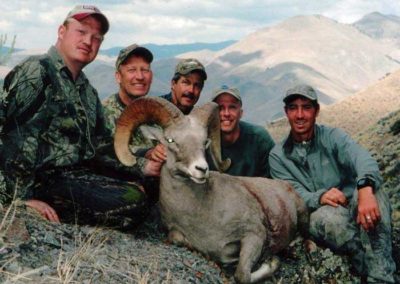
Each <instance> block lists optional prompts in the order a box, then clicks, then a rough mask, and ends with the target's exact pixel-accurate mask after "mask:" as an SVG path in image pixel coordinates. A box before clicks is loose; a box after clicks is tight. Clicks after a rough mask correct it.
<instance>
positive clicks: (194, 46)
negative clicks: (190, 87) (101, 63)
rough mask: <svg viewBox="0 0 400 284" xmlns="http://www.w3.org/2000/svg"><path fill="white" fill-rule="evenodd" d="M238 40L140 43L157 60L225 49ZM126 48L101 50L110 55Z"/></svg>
mask: <svg viewBox="0 0 400 284" xmlns="http://www.w3.org/2000/svg"><path fill="white" fill-rule="evenodd" d="M235 42H236V40H227V41H222V42H216V43H203V42H195V43H188V44H153V43H148V44H140V43H139V44H140V45H142V46H144V47H146V48H148V49H149V50H151V52H152V53H153V55H154V58H155V60H159V59H165V58H170V57H175V56H177V55H179V54H182V53H186V52H190V51H198V50H204V49H207V50H211V51H218V50H221V49H224V48H226V47H228V46H230V45H232V44H234V43H235ZM122 48H124V47H123V46H117V47H112V48H109V49H103V50H100V54H104V55H107V56H110V57H114V56H118V53H119V51H120V50H121V49H122Z"/></svg>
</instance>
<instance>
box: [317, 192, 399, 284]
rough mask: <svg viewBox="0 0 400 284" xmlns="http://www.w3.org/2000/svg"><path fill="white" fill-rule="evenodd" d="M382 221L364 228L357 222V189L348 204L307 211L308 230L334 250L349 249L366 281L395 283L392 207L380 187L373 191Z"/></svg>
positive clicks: (346, 250) (345, 250) (348, 251)
mask: <svg viewBox="0 0 400 284" xmlns="http://www.w3.org/2000/svg"><path fill="white" fill-rule="evenodd" d="M375 196H376V198H377V200H378V204H379V210H380V213H381V221H380V222H379V223H378V225H377V226H376V228H375V229H374V230H373V231H369V232H366V231H365V230H364V229H363V228H362V227H361V226H360V225H358V224H357V222H356V217H357V190H355V193H354V196H353V198H352V199H351V201H350V204H349V205H348V207H347V208H345V207H342V206H339V207H336V208H335V207H332V206H328V205H326V206H322V207H320V208H319V209H317V210H316V211H314V212H313V213H312V214H311V215H310V234H311V236H312V237H313V238H314V239H315V240H316V241H321V242H323V243H324V244H325V245H327V246H328V247H330V248H331V249H333V250H334V251H337V252H343V253H348V254H350V256H351V260H352V263H353V266H354V268H355V269H356V270H357V272H358V273H359V274H360V275H361V276H364V277H367V281H368V283H394V278H393V274H394V271H395V266H396V265H395V263H394V261H393V258H392V245H391V244H392V240H391V207H390V203H389V198H388V197H387V195H386V194H385V193H384V192H383V191H382V190H380V191H378V192H377V193H376V195H375Z"/></svg>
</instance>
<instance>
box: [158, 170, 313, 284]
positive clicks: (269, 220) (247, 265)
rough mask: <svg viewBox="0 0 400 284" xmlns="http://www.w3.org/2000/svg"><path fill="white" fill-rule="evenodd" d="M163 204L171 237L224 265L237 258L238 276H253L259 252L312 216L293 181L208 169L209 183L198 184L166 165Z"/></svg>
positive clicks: (275, 247) (270, 250) (271, 249)
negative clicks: (179, 177) (172, 172)
mask: <svg viewBox="0 0 400 284" xmlns="http://www.w3.org/2000/svg"><path fill="white" fill-rule="evenodd" d="M160 206H161V216H162V219H163V222H164V224H165V225H166V226H167V228H168V230H169V232H170V234H169V239H170V241H172V242H174V243H180V244H183V245H186V246H188V247H192V248H194V249H196V250H198V251H200V252H202V253H203V254H204V255H206V256H208V257H210V258H211V259H214V260H216V261H217V262H219V263H221V264H222V265H224V266H225V265H232V264H238V267H237V270H236V273H235V277H236V279H237V280H239V281H240V282H250V280H251V276H250V273H251V269H252V267H253V266H254V264H255V263H256V262H257V261H258V260H259V257H260V256H261V255H262V254H263V253H266V254H267V255H268V254H270V255H272V254H274V253H276V252H278V251H280V250H281V249H283V248H285V247H287V246H288V244H289V242H290V241H291V240H293V238H294V237H295V234H296V231H297V224H298V223H300V224H301V225H304V226H306V225H307V221H308V214H307V211H306V208H305V206H304V203H303V202H302V200H301V199H300V198H299V196H298V195H297V194H296V193H295V192H294V190H293V189H292V188H291V187H290V186H289V184H287V183H285V182H282V181H276V180H270V179H266V178H249V177H233V176H229V175H226V174H220V173H218V172H210V177H209V180H208V182H207V183H205V184H196V183H194V182H192V181H188V180H186V181H182V180H176V179H174V178H173V177H171V176H170V175H169V173H168V170H167V169H166V168H165V169H163V171H162V175H161V188H160ZM239 255H240V259H239ZM239 260H240V261H239ZM272 272H273V271H265V273H266V274H268V275H264V276H269V274H271V273H272ZM263 278H264V277H263Z"/></svg>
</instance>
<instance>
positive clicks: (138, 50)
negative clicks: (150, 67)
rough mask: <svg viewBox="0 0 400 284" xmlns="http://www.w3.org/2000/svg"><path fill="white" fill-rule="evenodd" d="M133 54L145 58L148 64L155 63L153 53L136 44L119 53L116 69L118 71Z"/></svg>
mask: <svg viewBox="0 0 400 284" xmlns="http://www.w3.org/2000/svg"><path fill="white" fill-rule="evenodd" d="M133 54H134V55H138V56H141V57H143V58H144V60H146V61H147V62H148V63H151V62H152V61H153V54H152V53H151V51H150V50H148V49H147V48H145V47H143V46H139V45H137V44H136V43H135V44H131V45H130V46H127V47H125V48H123V49H121V50H120V51H119V54H118V58H117V61H116V62H115V68H117V69H118V68H119V66H120V65H121V64H122V63H124V61H125V60H126V59H127V58H128V57H130V56H131V55H133Z"/></svg>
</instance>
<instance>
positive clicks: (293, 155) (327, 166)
mask: <svg viewBox="0 0 400 284" xmlns="http://www.w3.org/2000/svg"><path fill="white" fill-rule="evenodd" d="M296 147H297V148H298V147H301V145H298V146H296V145H295V144H294V143H293V140H292V138H291V136H289V137H288V138H287V139H286V140H285V141H283V142H282V143H279V144H277V145H276V146H275V147H274V148H273V149H272V151H271V152H270V156H269V165H270V169H271V175H272V177H273V178H277V179H283V180H287V181H289V182H290V183H291V184H292V185H293V186H294V188H295V189H296V190H297V192H298V193H299V194H300V195H301V197H302V198H303V199H304V201H305V202H306V204H307V206H308V208H309V209H311V210H315V209H317V208H319V207H320V206H321V205H320V203H319V201H320V197H321V195H322V194H323V193H325V192H326V191H328V190H329V189H330V188H332V187H337V188H339V189H340V190H342V192H343V193H344V194H345V196H346V197H347V198H348V199H349V198H350V197H351V196H352V195H353V192H354V190H355V189H356V182H357V180H358V179H361V178H364V177H368V178H370V179H371V180H373V181H374V183H375V190H378V189H379V187H380V185H381V183H382V178H381V176H380V174H379V168H378V164H377V163H376V161H375V160H374V159H373V158H372V157H371V155H370V154H369V153H368V152H367V151H366V150H365V149H363V148H362V147H361V146H360V145H359V144H357V143H356V142H355V141H354V140H353V139H352V138H351V137H350V136H349V135H347V134H346V133H345V132H344V131H342V130H340V129H338V128H330V127H327V126H323V125H316V126H315V131H314V137H313V139H312V140H311V141H310V145H309V148H308V151H307V152H306V154H305V155H304V156H303V155H301V154H299V151H297V149H296Z"/></svg>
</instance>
